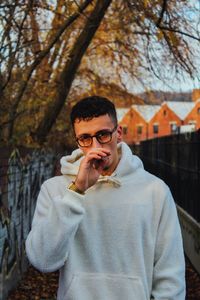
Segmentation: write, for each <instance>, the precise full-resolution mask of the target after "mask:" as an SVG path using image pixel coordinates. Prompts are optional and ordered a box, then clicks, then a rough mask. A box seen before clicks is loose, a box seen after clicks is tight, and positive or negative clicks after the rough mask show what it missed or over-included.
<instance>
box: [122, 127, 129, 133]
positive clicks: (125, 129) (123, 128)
mask: <svg viewBox="0 0 200 300" xmlns="http://www.w3.org/2000/svg"><path fill="white" fill-rule="evenodd" d="M127 132H128V128H127V126H123V127H122V133H123V134H124V135H126V134H127Z"/></svg>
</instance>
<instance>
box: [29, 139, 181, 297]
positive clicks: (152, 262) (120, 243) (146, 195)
mask: <svg viewBox="0 0 200 300" xmlns="http://www.w3.org/2000/svg"><path fill="white" fill-rule="evenodd" d="M119 147H120V148H121V153H122V156H121V160H120V162H119V164H118V166H117V168H116V170H115V172H114V173H113V174H112V175H111V176H100V178H99V180H98V181H97V183H96V184H95V185H94V186H92V187H91V188H89V189H88V190H87V192H86V194H85V195H80V194H78V193H76V192H73V191H71V190H68V189H67V186H68V185H69V183H70V182H71V181H72V180H74V179H75V176H76V174H77V172H78V167H79V164H80V160H81V159H82V157H83V154H82V152H81V150H79V149H78V150H75V151H74V152H73V153H72V155H70V156H66V157H63V158H62V159H61V165H62V168H61V172H62V174H63V175H62V176H57V177H54V178H51V179H49V180H47V181H46V182H44V184H43V185H42V187H41V191H40V194H39V196H38V200H37V205H36V210H35V214H34V218H33V223H32V229H31V231H30V233H29V235H28V238H27V241H26V251H27V255H28V258H29V260H30V262H31V263H32V264H33V265H34V266H35V267H36V268H37V269H39V270H41V271H43V272H52V271H55V270H58V269H60V277H59V289H58V299H59V300H123V299H124V300H129V299H130V300H147V299H148V300H149V299H155V300H184V299H185V268H184V267H185V265H184V255H183V247H182V239H181V232H180V226H179V222H178V218H177V213H176V207H175V204H174V201H173V198H172V196H171V193H170V191H169V188H168V187H167V186H166V184H165V183H164V182H163V181H162V180H160V179H158V178H157V177H155V176H153V175H152V174H150V173H148V172H146V171H145V170H144V168H143V165H142V162H141V161H140V159H139V158H138V157H137V156H135V155H132V152H131V150H130V149H129V147H128V146H127V145H126V144H125V143H120V144H119Z"/></svg>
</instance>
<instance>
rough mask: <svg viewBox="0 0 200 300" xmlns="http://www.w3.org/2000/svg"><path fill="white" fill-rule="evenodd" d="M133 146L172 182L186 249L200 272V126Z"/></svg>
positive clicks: (148, 166) (147, 164) (147, 163)
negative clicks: (188, 131)
mask: <svg viewBox="0 0 200 300" xmlns="http://www.w3.org/2000/svg"><path fill="white" fill-rule="evenodd" d="M133 150H134V152H136V154H138V155H139V156H140V157H141V158H142V160H143V162H144V166H145V168H146V169H147V170H149V171H150V172H151V173H153V174H156V175H158V176H159V177H160V178H162V179H163V180H164V181H165V182H166V183H167V184H168V185H169V186H170V189H171V191H172V194H173V196H174V199H175V201H176V203H177V209H178V215H179V220H180V224H181V229H182V235H183V245H184V250H185V253H186V255H187V256H188V257H189V259H190V261H191V262H192V264H193V266H194V267H195V269H196V270H197V272H198V273H199V274H200V223H199V222H200V201H199V198H200V130H199V131H197V132H194V133H191V134H186V135H174V136H168V137H162V138H159V139H154V140H149V141H145V142H143V143H142V144H141V145H140V146H137V147H136V146H134V147H133ZM169 222H170V220H169Z"/></svg>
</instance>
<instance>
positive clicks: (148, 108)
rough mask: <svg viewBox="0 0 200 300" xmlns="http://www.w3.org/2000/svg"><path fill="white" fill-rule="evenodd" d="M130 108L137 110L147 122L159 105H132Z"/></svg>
mask: <svg viewBox="0 0 200 300" xmlns="http://www.w3.org/2000/svg"><path fill="white" fill-rule="evenodd" d="M132 108H134V109H135V110H137V112H138V113H139V114H140V115H141V116H142V117H143V119H144V120H145V121H146V122H149V121H150V120H151V119H152V118H153V116H154V115H155V114H156V113H157V112H158V111H159V109H160V105H147V104H145V105H137V104H134V105H132Z"/></svg>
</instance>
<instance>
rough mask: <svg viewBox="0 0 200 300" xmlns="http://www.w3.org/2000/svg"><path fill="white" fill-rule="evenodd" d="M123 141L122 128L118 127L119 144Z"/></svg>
mask: <svg viewBox="0 0 200 300" xmlns="http://www.w3.org/2000/svg"><path fill="white" fill-rule="evenodd" d="M121 141H122V126H121V125H118V127H117V142H118V143H120V142H121Z"/></svg>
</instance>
